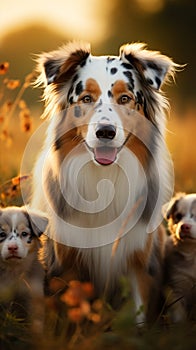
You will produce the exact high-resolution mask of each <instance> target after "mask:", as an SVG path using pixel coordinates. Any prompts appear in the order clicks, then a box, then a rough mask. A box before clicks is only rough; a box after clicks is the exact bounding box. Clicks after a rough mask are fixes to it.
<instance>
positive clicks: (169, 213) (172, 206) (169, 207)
mask: <svg viewBox="0 0 196 350" xmlns="http://www.w3.org/2000/svg"><path fill="white" fill-rule="evenodd" d="M184 195H185V194H184V193H177V194H176V195H175V197H173V198H172V199H171V201H170V202H168V203H166V204H164V206H163V208H162V213H163V216H164V218H165V219H166V220H169V219H170V218H173V216H174V213H175V212H176V209H177V205H178V203H179V201H180V199H181V198H182V197H184Z"/></svg>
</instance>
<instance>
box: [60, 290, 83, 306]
mask: <svg viewBox="0 0 196 350" xmlns="http://www.w3.org/2000/svg"><path fill="white" fill-rule="evenodd" d="M61 300H62V301H63V302H64V303H66V304H67V305H69V306H76V305H79V304H80V303H81V301H82V300H83V295H82V293H81V289H80V288H77V287H76V288H75V287H74V288H68V289H67V291H66V292H65V293H64V294H63V295H62V296H61Z"/></svg>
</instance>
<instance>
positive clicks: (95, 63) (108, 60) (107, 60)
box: [37, 43, 177, 165]
mask: <svg viewBox="0 0 196 350" xmlns="http://www.w3.org/2000/svg"><path fill="white" fill-rule="evenodd" d="M176 67H177V65H176V64H175V63H173V61H172V60H171V59H170V58H168V57H167V56H164V55H161V54H160V53H159V52H156V51H149V50H147V49H146V48H145V44H141V43H134V44H127V45H124V46H122V47H121V48H120V54H119V56H99V57H97V56H93V55H91V53H90V47H89V45H88V44H81V43H79V44H78V43H69V44H68V45H66V46H64V47H62V48H60V49H59V50H57V51H52V52H49V53H44V54H42V55H40V57H39V59H38V71H39V73H40V75H39V77H38V79H37V85H43V86H44V88H45V90H44V99H45V101H46V109H45V115H50V116H51V115H54V114H56V116H55V117H56V118H59V115H60V111H63V110H64V111H66V112H64V114H63V115H64V119H65V120H67V129H68V130H69V131H68V132H67V135H66V140H65V138H64V136H62V135H60V136H59V135H58V136H56V149H58V148H60V147H61V146H62V144H64V145H65V143H66V142H67V145H66V149H67V150H70V148H72V147H74V145H75V144H76V143H77V142H80V143H82V142H84V144H85V147H86V149H88V151H90V153H91V154H92V156H93V159H94V161H95V163H96V164H98V163H99V164H101V165H109V164H111V163H113V162H114V161H115V160H116V159H117V157H118V154H119V153H120V151H121V149H122V147H123V146H124V145H126V146H127V147H129V148H132V149H133V151H134V150H135V149H136V144H137V145H138V140H137V141H136V137H134V135H133V134H134V133H133V129H134V128H136V121H135V120H136V114H137V115H139V116H140V117H141V121H142V120H144V119H146V120H149V121H150V122H152V123H153V124H154V125H155V126H156V127H157V128H158V129H160V128H161V126H160V125H161V123H162V122H163V121H162V120H158V119H159V117H157V115H158V114H159V116H160V111H161V110H162V109H164V108H165V107H166V106H167V102H166V100H165V98H164V97H163V95H162V94H161V90H160V89H161V86H162V83H163V82H164V81H166V80H168V78H169V77H171V76H173V74H174V72H175V69H176ZM68 110H69V115H68V112H67V111H68ZM134 111H135V114H134ZM65 115H66V116H65ZM162 118H163V115H162V116H161V119H162ZM68 120H69V122H68ZM141 121H139V123H141V124H142V128H143V129H144V128H145V130H142V134H145V133H146V132H147V133H148V130H147V131H146V128H147V127H146V125H144V124H143V122H141ZM147 129H148V128H147ZM159 131H160V130H159ZM61 132H62V123H61ZM148 137H149V138H150V137H151V136H149V135H148ZM68 139H69V141H67V140H68ZM134 152H135V151H134Z"/></svg>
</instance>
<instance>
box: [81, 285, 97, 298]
mask: <svg viewBox="0 0 196 350" xmlns="http://www.w3.org/2000/svg"><path fill="white" fill-rule="evenodd" d="M81 287H82V290H83V292H84V294H85V297H86V298H92V297H93V294H94V289H93V285H92V283H90V282H84V283H82V285H81Z"/></svg>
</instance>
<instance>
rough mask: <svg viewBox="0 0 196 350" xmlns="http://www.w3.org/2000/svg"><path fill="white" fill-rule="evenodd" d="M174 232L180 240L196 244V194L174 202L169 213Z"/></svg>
mask: <svg viewBox="0 0 196 350" xmlns="http://www.w3.org/2000/svg"><path fill="white" fill-rule="evenodd" d="M168 218H170V219H171V220H172V223H171V225H172V226H173V227H172V231H173V233H174V234H175V236H176V238H177V239H178V240H192V241H193V242H194V243H195V244H196V194H189V195H185V196H182V197H181V198H179V199H177V200H176V201H174V203H173V205H172V207H171V208H170V210H169V212H168Z"/></svg>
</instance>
